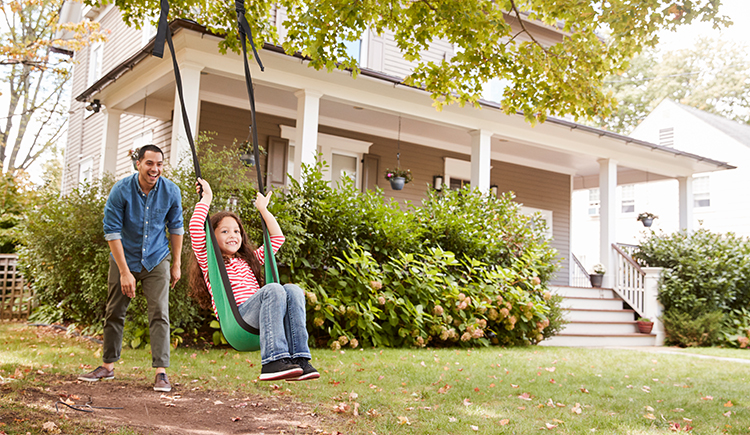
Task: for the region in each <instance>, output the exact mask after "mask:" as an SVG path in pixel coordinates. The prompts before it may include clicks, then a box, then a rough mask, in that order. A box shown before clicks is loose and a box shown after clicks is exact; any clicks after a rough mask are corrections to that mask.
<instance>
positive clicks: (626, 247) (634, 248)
mask: <svg viewBox="0 0 750 435" xmlns="http://www.w3.org/2000/svg"><path fill="white" fill-rule="evenodd" d="M615 244H616V245H617V247H619V248H620V249H622V250H623V251H625V253H626V254H628V255H629V256H630V258H635V254H636V253H637V252H638V251H640V250H641V247H640V246H639V245H630V244H628V243H615Z"/></svg>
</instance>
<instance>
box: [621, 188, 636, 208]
mask: <svg viewBox="0 0 750 435" xmlns="http://www.w3.org/2000/svg"><path fill="white" fill-rule="evenodd" d="M620 210H621V211H622V212H623V213H634V212H635V185H633V184H626V185H624V186H622V188H621V208H620Z"/></svg>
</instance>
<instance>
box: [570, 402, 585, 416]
mask: <svg viewBox="0 0 750 435" xmlns="http://www.w3.org/2000/svg"><path fill="white" fill-rule="evenodd" d="M570 412H572V413H574V414H578V415H580V414H581V412H583V410H582V409H581V404H580V403H576V405H575V406H574V407H572V408H570Z"/></svg>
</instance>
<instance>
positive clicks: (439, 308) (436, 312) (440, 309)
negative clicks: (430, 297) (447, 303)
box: [432, 305, 444, 316]
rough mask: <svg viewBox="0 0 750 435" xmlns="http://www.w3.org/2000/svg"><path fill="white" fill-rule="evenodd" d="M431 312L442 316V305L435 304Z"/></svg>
mask: <svg viewBox="0 0 750 435" xmlns="http://www.w3.org/2000/svg"><path fill="white" fill-rule="evenodd" d="M432 312H433V313H435V315H436V316H442V315H443V312H444V311H443V307H441V306H440V305H435V309H433V310H432Z"/></svg>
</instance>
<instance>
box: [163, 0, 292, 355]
mask: <svg viewBox="0 0 750 435" xmlns="http://www.w3.org/2000/svg"><path fill="white" fill-rule="evenodd" d="M160 6H161V13H160V15H159V27H158V29H157V32H156V39H155V41H154V49H153V55H154V56H156V57H159V58H161V57H163V56H164V42H165V41H166V43H167V45H169V50H170V52H171V54H172V63H173V68H174V75H175V84H176V85H177V94H178V95H179V99H180V106H181V112H182V120H183V123H184V126H185V132H186V135H187V139H188V142H189V143H190V150H191V152H192V156H193V165H194V166H195V176H196V178H200V177H201V170H200V165H199V164H198V154H197V153H196V151H195V143H194V141H193V135H192V133H191V132H192V130H191V129H190V121H189V120H188V115H187V110H186V109H185V98H184V95H183V90H182V78H181V76H180V67H179V65H178V63H177V58H176V57H175V50H174V44H173V43H172V31H171V29H170V28H169V24H168V22H167V16H168V15H169V1H168V0H161V2H160ZM235 8H236V9H237V24H238V25H239V33H240V35H239V36H240V41H241V44H242V52H243V57H244V60H245V82H246V84H247V90H248V97H249V99H250V115H251V124H250V125H251V129H250V130H251V133H252V138H253V153H254V155H255V161H256V162H260V152H259V149H258V133H257V128H255V126H256V122H255V95H254V91H253V85H252V78H251V77H250V69H249V66H248V62H247V47H246V45H245V41H246V40H249V41H250V45H251V46H252V49H253V54H254V55H255V60H256V61H258V64H259V65H260V68H261V71H263V69H264V68H263V64H262V63H261V61H260V57H258V52H257V50H256V49H255V44H254V43H253V38H252V34H251V33H250V27H249V25H248V23H247V20H246V18H245V9H244V8H245V4H244V0H235ZM256 168H257V170H258V191H259V192H260V193H261V194H263V195H265V189H264V187H263V177H262V174H261V170H260V166H259V165H256ZM261 226H262V227H263V240H264V246H265V266H264V269H265V277H266V283H272V282H275V283H278V282H279V273H278V269H277V266H276V257H275V255H274V252H273V247H272V246H271V238H270V236H269V234H268V229H267V228H266V224H265V222H263V219H262V218H261ZM205 231H206V251H207V256H208V280H209V282H210V283H211V290H212V293H213V299H214V304H215V305H216V312H217V313H216V314H217V315H218V317H219V324H220V325H221V332H222V334H224V338H225V339H226V340H227V343H229V345H231V346H232V347H233V348H234V349H236V350H238V351H241V352H246V351H255V350H259V349H260V337H259V336H258V334H259V331H258V330H257V329H256V328H253V327H252V326H250V325H248V324H247V322H245V320H244V319H243V318H242V316H240V313H239V309H238V307H237V301H236V300H235V298H234V293H233V291H232V285H231V283H230V282H229V276H228V275H227V271H226V267H225V266H224V260H223V258H222V256H221V252H220V250H219V245H218V242H217V240H216V236H215V235H214V232H213V230H212V229H211V226H210V223H209V220H208V219H206V222H205ZM209 240H210V242H209ZM258 278H260V277H258Z"/></svg>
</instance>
